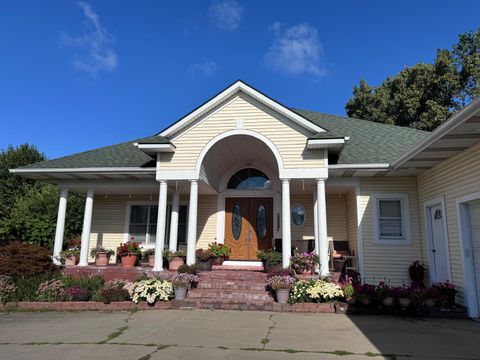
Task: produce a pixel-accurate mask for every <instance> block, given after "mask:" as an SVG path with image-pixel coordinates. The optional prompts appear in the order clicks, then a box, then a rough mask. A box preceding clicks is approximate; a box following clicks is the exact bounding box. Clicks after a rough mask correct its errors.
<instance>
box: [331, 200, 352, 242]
mask: <svg viewBox="0 0 480 360" xmlns="http://www.w3.org/2000/svg"><path fill="white" fill-rule="evenodd" d="M326 201H327V236H328V240H329V241H346V240H348V234H347V204H346V197H345V195H344V194H340V195H333V194H327V199H326Z"/></svg>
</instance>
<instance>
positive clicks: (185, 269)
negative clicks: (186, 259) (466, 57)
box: [177, 264, 198, 275]
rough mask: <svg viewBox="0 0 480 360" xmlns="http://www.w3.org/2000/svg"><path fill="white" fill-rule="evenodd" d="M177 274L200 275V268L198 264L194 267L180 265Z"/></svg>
mask: <svg viewBox="0 0 480 360" xmlns="http://www.w3.org/2000/svg"><path fill="white" fill-rule="evenodd" d="M177 272H179V273H186V274H192V275H196V274H197V273H198V266H197V264H193V265H187V264H183V265H180V267H179V268H178V269H177Z"/></svg>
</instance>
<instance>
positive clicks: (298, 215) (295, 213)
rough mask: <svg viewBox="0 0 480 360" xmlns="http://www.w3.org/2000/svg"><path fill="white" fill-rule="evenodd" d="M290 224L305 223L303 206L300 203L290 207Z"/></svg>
mask: <svg viewBox="0 0 480 360" xmlns="http://www.w3.org/2000/svg"><path fill="white" fill-rule="evenodd" d="M292 224H293V225H295V226H302V225H303V224H305V208H304V207H303V206H302V205H300V204H296V205H295V206H294V207H292Z"/></svg>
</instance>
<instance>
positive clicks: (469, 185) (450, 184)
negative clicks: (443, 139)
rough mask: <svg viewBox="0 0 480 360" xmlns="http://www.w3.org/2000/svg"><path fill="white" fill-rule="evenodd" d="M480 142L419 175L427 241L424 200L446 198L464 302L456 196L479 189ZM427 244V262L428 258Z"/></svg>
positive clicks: (455, 277)
mask: <svg viewBox="0 0 480 360" xmlns="http://www.w3.org/2000/svg"><path fill="white" fill-rule="evenodd" d="M479 159H480V145H475V146H472V147H471V148H469V149H467V150H465V151H463V152H461V153H460V154H458V155H456V156H454V157H452V158H450V159H448V160H445V161H443V162H442V163H440V164H439V165H437V166H435V167H434V168H432V169H430V170H428V171H426V172H425V173H423V174H421V175H419V176H418V195H419V202H420V209H421V216H420V221H421V224H422V227H421V228H422V237H423V239H424V243H425V242H426V239H427V234H426V227H425V218H424V217H425V214H424V210H423V208H424V203H425V202H426V201H429V200H433V199H436V198H439V197H442V196H443V197H444V198H445V211H446V219H447V228H448V241H449V252H450V269H451V272H452V281H453V282H454V283H455V284H456V285H457V286H458V290H459V298H458V300H460V301H463V286H464V278H463V265H462V262H461V254H460V249H461V247H460V238H459V233H458V217H457V208H456V199H457V198H459V197H462V196H465V195H468V194H472V193H475V192H479V191H480V161H479ZM426 250H427V249H426V246H425V249H424V251H425V256H424V257H425V261H428V256H427V255H426Z"/></svg>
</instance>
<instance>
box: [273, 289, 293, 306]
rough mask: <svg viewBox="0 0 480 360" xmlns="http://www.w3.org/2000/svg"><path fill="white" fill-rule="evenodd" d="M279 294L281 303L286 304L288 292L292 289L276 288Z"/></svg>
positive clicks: (278, 298)
mask: <svg viewBox="0 0 480 360" xmlns="http://www.w3.org/2000/svg"><path fill="white" fill-rule="evenodd" d="M275 292H276V294H277V302H278V303H279V304H286V303H287V302H288V294H289V293H290V289H278V290H275Z"/></svg>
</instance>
